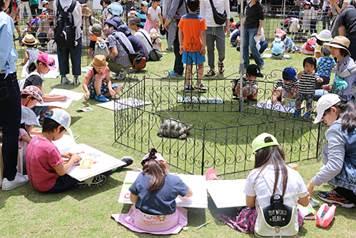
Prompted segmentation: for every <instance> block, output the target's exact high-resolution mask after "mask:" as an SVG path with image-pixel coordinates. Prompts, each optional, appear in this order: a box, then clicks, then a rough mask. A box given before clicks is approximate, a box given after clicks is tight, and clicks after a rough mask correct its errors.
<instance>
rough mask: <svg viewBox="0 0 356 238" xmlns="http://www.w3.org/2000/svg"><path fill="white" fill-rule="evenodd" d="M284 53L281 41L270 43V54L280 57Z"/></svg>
mask: <svg viewBox="0 0 356 238" xmlns="http://www.w3.org/2000/svg"><path fill="white" fill-rule="evenodd" d="M283 53H284V43H283V41H276V40H274V41H273V42H272V54H273V55H281V54H283Z"/></svg>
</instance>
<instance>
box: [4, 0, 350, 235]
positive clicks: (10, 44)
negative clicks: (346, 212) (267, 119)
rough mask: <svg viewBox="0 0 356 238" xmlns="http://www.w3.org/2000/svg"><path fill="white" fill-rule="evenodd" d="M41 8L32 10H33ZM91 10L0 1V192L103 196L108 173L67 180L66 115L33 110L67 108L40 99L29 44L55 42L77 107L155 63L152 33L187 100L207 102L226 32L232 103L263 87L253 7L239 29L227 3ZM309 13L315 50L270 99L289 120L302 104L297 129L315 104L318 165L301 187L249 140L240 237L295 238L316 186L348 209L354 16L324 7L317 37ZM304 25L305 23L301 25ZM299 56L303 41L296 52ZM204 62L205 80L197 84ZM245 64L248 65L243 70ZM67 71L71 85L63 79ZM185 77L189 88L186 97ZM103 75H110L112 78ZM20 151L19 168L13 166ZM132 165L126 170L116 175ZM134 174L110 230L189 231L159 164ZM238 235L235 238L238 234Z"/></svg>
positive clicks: (43, 64)
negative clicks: (328, 14)
mask: <svg viewBox="0 0 356 238" xmlns="http://www.w3.org/2000/svg"><path fill="white" fill-rule="evenodd" d="M16 4H17V5H16ZM40 4H42V10H41V11H40V10H39V8H38V7H39V5H40ZM100 4H101V6H102V8H103V9H102V12H101V15H100V19H95V18H94V17H93V14H92V11H91V9H90V8H89V7H88V5H86V4H81V3H80V1H76V0H56V1H53V2H47V1H42V2H41V3H39V2H38V1H35V0H30V1H22V2H16V1H12V0H0V41H1V42H2V44H3V45H2V47H0V114H1V117H0V126H1V128H2V134H3V136H2V147H1V149H2V159H3V164H4V168H3V180H2V182H1V187H2V190H11V189H15V188H16V187H18V186H21V185H23V184H25V183H26V182H28V181H29V182H30V184H31V186H32V187H33V188H34V189H35V190H37V191H39V192H43V193H57V192H63V191H67V190H69V189H74V188H78V187H87V186H93V185H101V184H102V183H104V182H105V181H106V178H107V176H109V175H110V174H111V173H112V172H113V171H110V172H107V173H104V174H99V175H97V176H94V177H92V178H90V179H89V180H86V181H84V182H79V181H78V180H76V179H74V178H72V177H71V176H69V175H68V174H67V173H68V171H69V170H70V169H71V168H72V167H73V166H75V165H76V164H78V162H79V161H80V160H81V158H80V156H79V155H78V154H71V153H66V154H61V153H60V152H59V150H58V148H57V147H56V146H55V145H54V143H53V142H54V141H56V140H59V139H61V138H62V137H63V135H64V134H65V133H69V134H71V130H70V125H71V116H70V115H69V114H68V113H67V112H66V111H65V110H63V109H59V108H53V107H47V106H41V104H42V103H43V102H52V101H65V100H66V97H65V96H60V95H53V94H51V95H49V94H46V93H45V92H44V87H43V83H44V81H43V75H44V74H46V73H48V72H49V71H50V70H51V69H53V68H54V65H55V60H54V58H53V57H52V56H51V55H49V54H48V53H45V52H43V51H44V50H43V49H39V48H40V47H39V48H37V47H36V46H38V45H41V46H46V45H48V46H51V47H53V45H54V43H55V46H54V48H55V51H56V52H57V55H58V62H59V74H60V78H61V81H60V82H61V83H62V84H76V85H78V84H80V83H81V84H82V89H83V92H84V98H85V99H86V100H90V99H93V100H96V101H98V102H108V101H109V100H111V99H112V98H114V97H115V95H117V94H119V93H120V92H121V91H122V89H123V88H122V87H121V86H119V85H117V84H115V83H113V82H112V80H113V79H117V80H122V79H125V76H126V74H127V73H128V72H131V71H141V70H143V69H144V68H145V67H146V62H147V61H159V60H160V59H161V57H162V54H161V51H162V42H161V34H163V33H165V34H166V39H167V45H168V46H167V50H168V51H173V52H174V56H175V60H174V66H173V70H172V71H170V72H169V77H170V78H172V77H184V92H192V91H194V90H198V91H199V92H205V91H207V90H208V88H207V87H206V86H205V85H204V83H203V80H204V76H205V77H213V76H216V75H223V74H224V71H225V63H224V62H225V50H226V46H225V38H226V36H227V35H229V34H230V33H231V39H233V40H231V43H232V44H233V45H234V47H238V46H239V43H240V41H241V40H240V35H242V37H243V38H242V41H243V45H242V49H241V52H242V54H243V62H242V65H243V68H244V69H245V71H246V73H245V76H244V78H242V79H241V80H242V83H241V82H240V79H239V80H236V81H235V82H234V83H233V88H232V89H233V90H232V91H233V93H232V94H233V96H236V97H238V98H241V97H242V98H243V99H244V100H251V101H257V100H258V89H259V88H258V82H257V78H258V77H263V74H262V72H261V71H262V70H263V69H264V66H265V61H264V60H263V58H262V57H261V54H262V52H263V51H265V50H266V48H267V45H266V44H267V42H266V39H265V37H264V36H263V34H264V29H263V25H264V11H263V6H262V5H261V3H260V2H259V1H257V0H251V1H249V2H248V4H247V6H246V11H245V12H246V17H245V19H244V20H243V21H241V22H240V23H239V24H238V23H236V22H235V21H234V18H231V16H230V1H228V0H200V1H199V0H180V1H178V0H162V1H159V0H152V1H150V2H146V1H141V2H140V5H139V6H138V7H135V4H134V1H126V2H125V4H124V5H122V4H121V3H120V2H111V1H110V0H101V2H100ZM161 5H162V8H161ZM312 5H313V4H312V3H310V2H304V3H303V7H304V9H305V10H304V16H305V17H304V18H303V21H307V20H308V21H310V22H309V23H304V22H303V27H304V26H306V25H308V24H309V25H310V28H309V29H307V28H305V29H304V28H303V29H304V30H305V31H309V30H310V31H311V32H313V33H315V34H314V35H313V36H312V39H313V40H312V41H313V42H311V41H310V42H309V44H313V46H312V47H311V51H312V55H311V56H308V57H306V58H305V59H304V60H303V62H300V64H301V66H303V70H302V71H301V72H297V70H296V69H295V68H294V67H286V68H284V69H283V73H282V79H281V80H278V81H277V82H276V84H275V86H274V88H273V90H272V91H273V93H272V95H271V100H272V103H281V104H287V103H288V105H289V104H290V103H291V101H293V102H294V105H293V106H294V107H295V113H294V116H295V117H301V116H302V104H303V102H304V101H305V104H306V107H305V111H304V114H303V117H304V118H306V119H309V118H311V117H312V113H313V110H314V107H313V103H314V101H317V103H316V113H317V114H316V118H315V120H314V123H321V122H322V123H324V124H325V125H326V126H327V127H328V129H327V132H326V142H327V143H326V145H325V149H324V150H323V156H324V160H323V163H324V165H323V166H322V168H321V169H320V171H319V172H318V173H317V174H316V175H315V176H314V177H313V178H312V179H311V180H310V181H309V183H308V184H307V185H305V183H304V180H303V178H302V177H301V176H300V174H299V173H298V172H297V171H296V170H294V169H292V168H289V167H288V166H287V165H286V162H285V156H284V152H283V149H282V147H281V146H280V144H279V142H278V141H277V139H276V138H275V137H274V136H273V135H270V134H267V133H263V134H261V135H259V136H257V137H256V138H255V139H254V140H253V141H252V150H253V153H254V159H255V166H254V170H252V171H251V172H250V174H249V175H248V177H247V180H246V186H245V190H244V192H245V194H246V204H247V207H248V208H247V209H245V210H242V211H241V212H240V214H239V215H238V217H237V219H238V220H241V219H243V220H249V221H251V222H249V226H247V227H245V228H244V230H243V231H245V232H246V231H248V232H255V233H256V234H258V235H262V236H274V235H277V234H278V235H285V236H293V235H296V234H297V233H298V230H299V227H300V226H301V225H302V220H301V219H300V216H299V213H298V211H297V205H298V204H300V205H302V206H307V205H308V204H309V201H310V197H311V196H312V195H313V193H314V189H315V187H316V186H320V185H321V184H323V183H330V184H332V185H333V186H334V189H333V190H332V191H329V192H321V193H318V196H319V198H320V199H321V200H323V201H326V202H328V203H333V204H339V205H341V206H343V207H346V208H351V207H354V206H355V204H356V182H355V177H356V161H355V158H356V155H355V153H356V136H355V132H356V128H355V127H356V114H355V113H356V108H355V104H354V101H355V97H356V95H355V93H356V82H355V79H356V63H355V58H356V55H355V52H356V50H355V48H356V47H355V44H356V43H355V42H356V38H355V37H356V36H355V34H356V24H355V22H356V21H355V20H356V9H355V8H354V7H353V5H351V4H350V2H349V1H348V0H345V1H344V2H343V5H342V6H341V7H339V5H338V3H336V2H335V1H334V0H330V5H331V6H333V7H334V8H335V11H336V12H337V13H338V14H336V15H335V20H334V22H333V27H332V29H331V30H329V29H326V28H325V29H324V30H322V31H321V32H319V33H317V32H316V28H315V26H314V25H313V24H316V23H314V18H313V13H312V12H310V11H312V9H314V6H312ZM314 5H315V4H314ZM311 6H312V7H311ZM17 8H19V9H21V11H20V13H19V14H16V11H17V10H18V9H17ZM24 9H27V10H28V9H29V11H28V12H27V13H28V14H29V13H31V15H30V19H29V22H28V24H27V27H26V29H25V33H24V34H22V33H21V31H20V29H19V27H20V26H19V25H16V24H15V23H16V22H17V21H18V17H20V18H23V17H24V15H23V14H22V13H23V10H24ZM10 10H11V11H10ZM27 10H26V11H27ZM323 11H324V9H323ZM14 13H15V14H14ZM308 14H309V15H310V19H309V18H308V17H306V16H309V15H308ZM352 19H353V20H352ZM87 21H88V22H89V24H88V25H89V26H88V36H89V37H88V54H89V56H90V57H91V58H92V62H91V64H90V65H89V67H88V71H87V72H86V74H85V76H84V77H83V80H82V82H80V75H81V56H82V46H83V38H84V36H85V35H84V34H82V30H84V29H82V28H84V26H85V25H86V24H87V23H85V22H87ZM241 24H243V29H244V31H243V32H241V33H242V34H241V33H240V28H239V26H241ZM335 28H336V31H334V29H335ZM15 30H16V31H17V33H18V34H19V38H20V42H21V44H22V45H23V46H24V47H25V53H24V57H23V59H22V60H21V65H23V67H24V68H25V72H26V77H25V80H24V85H23V87H22V88H21V89H20V87H19V84H18V80H17V74H16V72H17V68H16V62H17V60H18V56H17V52H16V49H15V44H14V39H15V35H14V34H15V32H14V31H15ZM86 37H87V36H86ZM275 37H276V38H275V40H274V41H273V43H272V56H273V57H275V58H277V59H280V58H281V56H283V54H284V52H285V51H287V52H295V51H297V50H298V47H297V46H296V44H294V42H293V41H292V39H291V38H290V37H289V36H288V34H287V32H286V31H284V30H282V29H275ZM307 45H308V42H306V43H305V46H302V48H306V47H307ZM45 48H47V47H45ZM215 48H216V51H217V55H218V57H217V58H218V62H217V64H215ZM48 50H50V49H48ZM51 50H52V49H51ZM206 54H207V58H208V66H209V70H208V71H207V72H206V74H205V75H204V63H205V55H206ZM250 54H251V56H252V58H253V59H254V60H255V62H256V64H250ZM282 58H283V57H282ZM69 59H70V61H71V64H69ZM70 65H71V72H72V75H73V80H71V79H69V78H68V77H67V75H68V74H69V72H70V70H69V66H70ZM184 66H185V67H184ZM216 66H217V67H216ZM194 70H196V73H197V77H196V79H197V80H196V84H195V85H194V86H193V84H194V83H193V80H194V78H195V77H194ZM111 72H113V73H114V74H115V76H114V77H113V78H112V77H111ZM333 72H335V76H334V79H333V78H332V76H333V75H332V74H333ZM183 74H184V76H183ZM241 85H242V88H241ZM241 93H242V94H241ZM34 126H40V127H42V130H41V132H36V131H35V130H33V127H34ZM19 149H20V150H22V155H23V158H21V157H19V156H18V154H19V152H18V151H19ZM131 163H132V161H130V160H124V164H125V165H124V166H128V165H130V164H131ZM141 165H142V167H143V168H142V172H141V173H140V175H139V177H138V178H137V180H136V181H135V182H134V183H133V184H132V185H131V187H130V194H131V195H130V199H131V201H132V203H133V204H134V206H133V207H132V208H131V210H130V212H129V213H128V214H125V215H124V216H122V217H121V218H120V219H119V222H120V223H121V224H123V225H124V226H126V227H128V228H129V229H131V230H133V231H138V232H142V231H144V232H148V233H153V234H162V232H163V231H169V232H172V233H174V232H176V231H179V230H181V229H182V227H184V226H185V225H187V222H188V220H187V213H186V211H185V210H184V209H180V208H179V209H178V208H176V203H175V199H176V198H177V196H181V197H185V198H186V199H189V197H190V196H192V191H191V189H190V188H189V187H188V186H187V185H186V184H185V183H184V182H183V181H182V180H181V179H180V178H179V177H177V176H175V175H172V174H171V173H170V172H169V166H168V163H167V162H166V161H165V160H164V158H163V157H162V155H160V154H159V153H158V152H157V151H156V150H155V149H152V150H151V151H150V152H149V154H147V155H146V156H145V157H144V158H143V160H142V162H141ZM277 208H279V209H282V210H285V211H286V214H285V216H284V218H285V219H287V220H283V221H273V218H271V212H270V213H269V212H268V211H273V210H276V209H277ZM268 214H270V215H268ZM226 222H227V223H229V224H230V226H234V225H236V224H237V222H234V221H233V220H231V219H230V220H227V221H226ZM231 224H232V225H231ZM151 225H152V226H151ZM271 227H272V228H271ZM275 227H278V229H274V228H275ZM237 229H239V230H241V227H238V228H237Z"/></svg>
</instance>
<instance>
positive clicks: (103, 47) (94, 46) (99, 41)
mask: <svg viewBox="0 0 356 238" xmlns="http://www.w3.org/2000/svg"><path fill="white" fill-rule="evenodd" d="M101 32H102V27H101V25H100V24H98V23H95V24H94V25H92V26H91V29H90V31H89V34H90V43H89V49H88V51H89V56H90V57H92V58H94V56H96V55H104V56H105V57H107V56H108V55H109V48H108V46H107V44H106V41H105V40H104V39H103V38H102V37H101Z"/></svg>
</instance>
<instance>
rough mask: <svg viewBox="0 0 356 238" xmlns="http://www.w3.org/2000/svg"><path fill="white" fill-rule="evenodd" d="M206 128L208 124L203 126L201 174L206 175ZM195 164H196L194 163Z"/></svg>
mask: <svg viewBox="0 0 356 238" xmlns="http://www.w3.org/2000/svg"><path fill="white" fill-rule="evenodd" d="M205 130H206V124H205V123H204V126H203V143H202V152H201V175H204V167H205V161H204V159H205ZM193 166H194V165H193Z"/></svg>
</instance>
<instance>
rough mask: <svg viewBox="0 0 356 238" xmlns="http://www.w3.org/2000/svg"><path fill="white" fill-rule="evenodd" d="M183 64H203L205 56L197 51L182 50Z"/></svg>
mask: <svg viewBox="0 0 356 238" xmlns="http://www.w3.org/2000/svg"><path fill="white" fill-rule="evenodd" d="M182 61H183V64H189V65H191V64H195V65H199V64H203V63H204V62H205V56H204V55H202V54H200V53H199V52H186V51H183V54H182Z"/></svg>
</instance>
